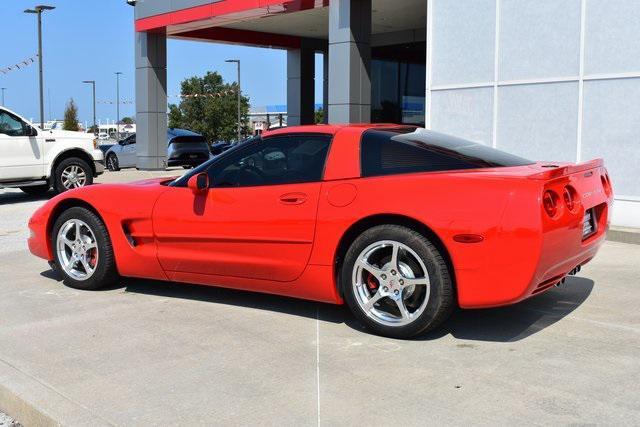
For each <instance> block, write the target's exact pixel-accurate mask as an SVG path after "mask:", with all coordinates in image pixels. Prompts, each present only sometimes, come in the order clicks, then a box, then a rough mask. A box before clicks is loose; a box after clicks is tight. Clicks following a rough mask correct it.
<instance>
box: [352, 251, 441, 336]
mask: <svg viewBox="0 0 640 427" xmlns="http://www.w3.org/2000/svg"><path fill="white" fill-rule="evenodd" d="M352 286H353V290H354V294H355V297H356V300H357V302H358V304H359V305H360V308H361V309H362V310H363V311H364V312H365V314H366V315H367V316H369V317H370V318H371V319H373V320H374V321H376V322H377V323H380V324H382V325H385V326H404V325H407V324H409V323H411V322H413V321H414V320H415V319H417V318H418V317H419V316H420V315H421V314H422V313H423V312H424V310H425V308H426V307H427V303H428V302H429V291H430V287H431V284H430V282H429V273H428V272H427V268H426V266H425V265H424V262H423V261H422V260H421V259H420V257H419V256H418V254H416V253H415V252H414V251H413V250H412V249H411V248H409V247H408V246H407V245H405V244H403V243H400V242H396V241H393V240H383V241H379V242H375V243H373V244H371V245H369V246H367V247H366V248H365V249H364V250H363V251H362V252H361V253H360V255H359V256H358V259H357V261H356V263H355V264H354V266H353V274H352Z"/></svg>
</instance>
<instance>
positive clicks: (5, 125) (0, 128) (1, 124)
mask: <svg viewBox="0 0 640 427" xmlns="http://www.w3.org/2000/svg"><path fill="white" fill-rule="evenodd" d="M0 133H3V134H5V135H9V136H26V135H27V129H26V126H25V125H24V123H23V122H22V120H19V119H18V118H17V117H14V116H12V115H11V114H8V113H7V112H5V111H0Z"/></svg>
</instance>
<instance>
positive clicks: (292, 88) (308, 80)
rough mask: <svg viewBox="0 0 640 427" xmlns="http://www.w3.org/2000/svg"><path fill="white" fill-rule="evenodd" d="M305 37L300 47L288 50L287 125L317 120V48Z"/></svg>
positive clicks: (310, 122)
mask: <svg viewBox="0 0 640 427" xmlns="http://www.w3.org/2000/svg"><path fill="white" fill-rule="evenodd" d="M309 44H310V43H307V42H306V41H305V40H304V39H303V40H302V43H301V46H300V49H291V50H288V51H287V125H288V126H295V125H309V124H313V123H314V121H315V115H314V104H315V85H314V76H315V50H314V49H313V48H312V46H309Z"/></svg>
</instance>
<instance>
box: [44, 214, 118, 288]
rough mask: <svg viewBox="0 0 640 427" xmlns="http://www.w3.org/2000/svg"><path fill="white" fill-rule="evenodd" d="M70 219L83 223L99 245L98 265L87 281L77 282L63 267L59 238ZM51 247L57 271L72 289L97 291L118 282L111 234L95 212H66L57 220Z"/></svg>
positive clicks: (52, 233) (51, 237) (52, 234)
mask: <svg viewBox="0 0 640 427" xmlns="http://www.w3.org/2000/svg"><path fill="white" fill-rule="evenodd" d="M70 219H79V220H81V221H83V222H84V223H85V224H86V225H87V226H88V227H89V228H90V229H91V231H92V232H93V235H94V236H95V238H96V244H97V250H98V255H97V263H96V265H95V271H94V273H93V274H92V275H91V276H90V277H89V278H87V279H85V280H77V279H75V278H73V277H71V276H70V275H69V274H68V273H67V272H66V271H65V269H64V268H63V267H62V261H61V260H60V254H59V253H58V250H57V242H56V240H57V236H58V232H59V231H60V228H61V227H62V226H63V225H64V224H65V223H66V222H67V221H69V220H70ZM50 239H51V245H52V248H53V252H54V257H55V258H54V262H55V269H56V270H57V271H58V272H59V273H60V274H62V277H63V283H64V284H65V285H67V286H69V287H71V288H76V289H82V290H96V289H100V288H104V287H105V286H110V285H113V284H115V283H116V282H117V280H118V277H119V276H118V272H117V269H116V264H115V257H114V254H113V246H112V245H111V239H110V238H109V233H108V232H107V228H106V227H105V225H104V223H103V222H102V220H101V219H100V218H99V217H98V216H97V215H96V214H95V213H93V212H91V211H90V210H88V209H85V208H82V207H73V208H69V209H67V210H65V211H64V212H62V214H61V215H60V216H59V217H58V218H57V219H56V221H55V223H54V225H53V229H52V232H51V236H50Z"/></svg>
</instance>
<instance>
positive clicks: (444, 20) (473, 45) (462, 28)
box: [432, 0, 495, 85]
mask: <svg viewBox="0 0 640 427" xmlns="http://www.w3.org/2000/svg"><path fill="white" fill-rule="evenodd" d="M433 5H434V11H433V28H432V37H433V40H432V42H433V65H432V66H433V84H434V85H441V84H449V83H472V82H486V81H490V80H493V69H494V68H493V62H494V61H493V52H494V43H495V37H494V36H495V0H475V1H449V0H434V1H433Z"/></svg>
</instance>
